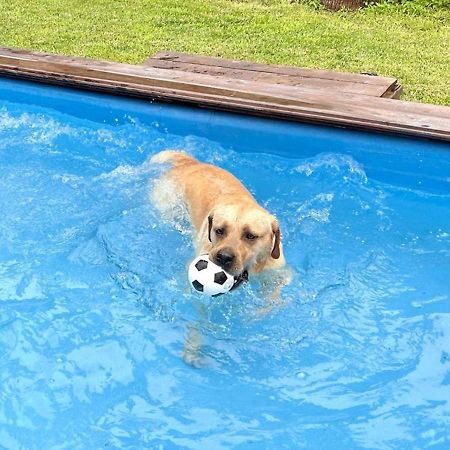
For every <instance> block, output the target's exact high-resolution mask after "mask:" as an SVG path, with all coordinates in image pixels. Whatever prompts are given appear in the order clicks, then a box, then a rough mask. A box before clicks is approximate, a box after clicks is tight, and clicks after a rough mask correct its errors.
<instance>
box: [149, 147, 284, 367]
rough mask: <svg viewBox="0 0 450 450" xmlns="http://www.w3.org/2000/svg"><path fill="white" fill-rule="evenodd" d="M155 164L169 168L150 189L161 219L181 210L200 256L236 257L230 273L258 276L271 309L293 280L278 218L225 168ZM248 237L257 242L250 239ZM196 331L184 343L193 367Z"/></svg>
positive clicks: (179, 157) (184, 161) (179, 159)
mask: <svg viewBox="0 0 450 450" xmlns="http://www.w3.org/2000/svg"><path fill="white" fill-rule="evenodd" d="M152 162H153V163H158V164H166V163H167V164H170V166H171V167H170V168H169V169H168V170H167V171H166V172H165V173H164V174H163V175H162V176H161V177H160V178H159V179H158V180H156V182H155V184H154V186H153V190H152V201H153V203H154V204H155V205H156V206H157V207H158V209H159V210H160V211H161V215H162V217H163V218H165V219H166V220H171V215H172V216H173V215H174V211H175V214H177V211H179V210H180V208H184V209H186V210H187V211H188V214H189V217H190V220H191V223H192V225H193V227H194V230H195V237H194V244H195V246H196V253H197V255H200V254H206V253H207V254H209V256H210V258H211V259H212V260H217V254H218V252H219V251H221V250H222V251H224V250H227V251H230V252H232V253H233V255H234V256H235V260H234V261H233V265H232V266H230V267H227V271H228V272H230V273H232V274H233V275H239V274H240V273H242V272H243V271H248V272H249V274H250V275H251V274H259V275H260V276H259V278H261V285H262V286H263V287H267V286H271V287H270V288H268V289H267V290H266V292H265V293H264V294H263V295H264V297H266V298H267V299H268V300H269V303H270V304H273V302H277V301H278V299H279V290H280V289H281V287H282V286H283V285H286V284H287V283H288V282H289V281H290V278H291V275H290V271H289V270H283V268H284V267H285V258H284V254H283V246H282V243H281V233H280V229H279V225H278V222H277V220H276V218H275V217H274V216H273V215H271V214H270V213H269V212H268V211H266V210H265V209H264V208H263V207H261V206H260V205H259V204H258V203H257V202H256V200H255V199H254V198H253V196H252V195H251V194H250V192H249V191H248V190H247V189H246V188H245V187H244V186H243V185H242V183H241V182H240V181H239V180H238V179H237V178H236V177H234V176H233V175H232V174H231V173H229V172H227V171H226V170H224V169H221V168H219V167H217V166H214V165H211V164H205V163H202V162H199V161H197V160H196V159H194V158H192V157H191V156H189V155H187V154H185V153H183V152H177V151H171V150H166V151H163V152H161V153H158V154H156V155H155V156H154V157H153V158H152ZM181 204H182V205H181ZM178 213H179V212H178ZM218 230H219V231H220V230H223V233H221V234H219V233H218ZM249 235H252V236H255V239H248V236H249ZM280 269H281V270H280ZM270 281H273V283H271V282H270ZM268 308H270V305H268ZM265 309H266V308H265ZM193 330H194V328H191V330H190V332H189V336H188V339H187V341H186V342H187V347H188V348H191V350H192V349H195V350H194V351H188V350H186V349H185V355H184V357H185V360H187V361H188V362H190V363H194V361H193V360H191V359H192V358H194V359H195V358H196V355H198V349H199V348H200V344H199V343H198V339H199V336H200V335H199V333H198V331H193ZM194 341H195V344H193V342H194Z"/></svg>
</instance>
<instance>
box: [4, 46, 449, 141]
mask: <svg viewBox="0 0 450 450" xmlns="http://www.w3.org/2000/svg"><path fill="white" fill-rule="evenodd" d="M1 74H3V75H4V76H10V77H15V78H23V79H28V80H33V81H38V82H44V83H49V84H57V85H63V86H71V87H77V88H83V89H88V90H94V91H103V92H109V93H113V94H121V95H127V96H134V97H140V98H145V99H151V100H162V101H173V102H181V103H186V104H191V105H196V106H199V107H208V108H215V109H220V110H226V111H233V112H239V113H245V114H252V115H260V116H268V117H273V118H280V119H287V120H293V121H300V122H309V123H320V124H324V125H328V126H339V127H350V128H356V129H363V130H368V131H377V132H389V133H395V134H403V135H409V136H416V137H425V138H434V139H441V140H446V141H450V108H448V107H444V106H434V105H427V104H421V103H413V102H404V101H401V100H393V99H388V98H379V97H374V96H369V95H360V94H354V93H343V92H333V93H327V94H324V93H323V92H322V91H319V90H317V89H314V88H308V87H304V86H287V85H274V84H269V83H263V82H260V81H254V80H241V79H234V78H227V77H223V76H214V75H205V74H198V73H192V72H185V71H181V70H167V69H161V68H155V67H148V66H143V65H141V66H137V65H132V64H121V63H114V62H108V61H96V60H89V59H85V58H72V57H66V56H58V55H51V54H46V53H37V52H29V51H23V50H14V49H9V48H0V75H1Z"/></svg>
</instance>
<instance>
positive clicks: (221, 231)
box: [216, 228, 225, 236]
mask: <svg viewBox="0 0 450 450" xmlns="http://www.w3.org/2000/svg"><path fill="white" fill-rule="evenodd" d="M216 234H217V235H219V236H222V235H223V234H225V230H224V229H223V228H217V230H216Z"/></svg>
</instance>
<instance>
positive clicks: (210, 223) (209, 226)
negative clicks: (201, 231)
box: [208, 214, 213, 242]
mask: <svg viewBox="0 0 450 450" xmlns="http://www.w3.org/2000/svg"><path fill="white" fill-rule="evenodd" d="M212 222H213V216H212V214H210V215H209V216H208V239H209V242H212V240H211V229H212Z"/></svg>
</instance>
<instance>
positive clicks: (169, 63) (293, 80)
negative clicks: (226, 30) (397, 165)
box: [145, 58, 395, 97]
mask: <svg viewBox="0 0 450 450" xmlns="http://www.w3.org/2000/svg"><path fill="white" fill-rule="evenodd" d="M145 66H147V67H155V68H159V69H167V70H181V71H184V72H192V73H199V74H204V75H214V76H222V77H227V78H233V79H237V80H247V81H257V82H262V83H268V84H274V85H277V84H282V85H287V86H303V87H308V88H314V89H321V90H322V91H323V92H324V93H326V92H330V91H331V92H332V91H334V90H338V91H339V92H347V93H353V94H360V95H372V96H376V97H382V96H388V95H386V93H387V92H389V91H390V89H391V86H392V85H393V84H395V80H394V81H393V82H391V83H390V84H385V85H381V84H369V83H354V82H349V81H345V80H329V79H325V78H314V77H304V76H294V75H285V74H278V73H273V72H263V71H255V70H247V69H235V68H228V67H222V66H216V65H206V64H193V63H185V62H179V61H176V60H175V61H173V60H166V59H159V58H149V59H148V60H147V61H146V62H145Z"/></svg>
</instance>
